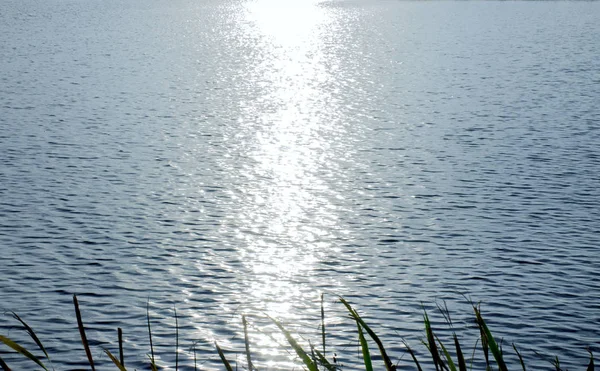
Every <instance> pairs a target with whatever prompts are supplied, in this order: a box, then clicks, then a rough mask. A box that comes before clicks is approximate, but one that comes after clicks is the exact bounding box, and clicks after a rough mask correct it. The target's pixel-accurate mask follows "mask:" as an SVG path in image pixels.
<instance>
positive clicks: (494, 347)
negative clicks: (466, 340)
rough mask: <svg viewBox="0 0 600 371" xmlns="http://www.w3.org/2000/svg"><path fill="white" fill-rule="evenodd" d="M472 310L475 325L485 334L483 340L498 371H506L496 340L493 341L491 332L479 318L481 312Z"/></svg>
mask: <svg viewBox="0 0 600 371" xmlns="http://www.w3.org/2000/svg"><path fill="white" fill-rule="evenodd" d="M473 309H475V315H476V317H477V324H478V325H479V328H480V329H481V331H482V332H483V333H484V334H485V340H486V341H487V344H488V346H489V348H490V350H491V351H492V354H493V355H494V358H495V359H496V363H497V364H498V367H499V369H500V371H508V368H507V367H506V363H504V359H503V357H502V351H501V350H500V347H499V346H498V343H496V340H494V337H493V336H492V332H491V331H490V329H489V328H488V327H487V325H486V324H485V321H484V320H483V317H482V316H481V312H480V311H479V309H478V308H477V307H473Z"/></svg>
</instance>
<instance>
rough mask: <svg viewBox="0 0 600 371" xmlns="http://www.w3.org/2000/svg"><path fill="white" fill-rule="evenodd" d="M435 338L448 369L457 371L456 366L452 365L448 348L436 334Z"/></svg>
mask: <svg viewBox="0 0 600 371" xmlns="http://www.w3.org/2000/svg"><path fill="white" fill-rule="evenodd" d="M435 338H436V340H437V342H438V344H440V348H442V353H443V354H444V356H445V357H446V361H447V362H448V367H449V368H450V371H457V370H456V366H455V365H454V361H452V357H451V356H450V352H448V350H447V349H446V347H445V346H444V344H443V343H442V341H441V340H440V338H439V337H438V336H437V335H435Z"/></svg>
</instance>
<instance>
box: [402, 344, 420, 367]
mask: <svg viewBox="0 0 600 371" xmlns="http://www.w3.org/2000/svg"><path fill="white" fill-rule="evenodd" d="M402 343H404V346H405V347H406V350H407V351H408V354H410V356H411V358H412V360H413V362H415V365H416V366H417V370H419V371H423V369H422V368H421V364H420V363H419V360H418V359H417V356H416V355H415V352H413V350H412V348H411V347H409V346H408V343H407V342H406V341H404V340H402Z"/></svg>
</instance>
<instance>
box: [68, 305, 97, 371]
mask: <svg viewBox="0 0 600 371" xmlns="http://www.w3.org/2000/svg"><path fill="white" fill-rule="evenodd" d="M73 305H74V306H75V316H76V317H77V327H79V335H81V343H82V344H83V348H84V349H85V354H86V356H87V359H88V361H89V362H90V367H91V368H92V371H95V370H96V368H95V367H94V359H93V358H92V351H91V350H90V345H89V343H88V340H87V336H85V328H84V327H83V321H82V320H81V312H80V310H79V302H78V301H77V295H75V294H73Z"/></svg>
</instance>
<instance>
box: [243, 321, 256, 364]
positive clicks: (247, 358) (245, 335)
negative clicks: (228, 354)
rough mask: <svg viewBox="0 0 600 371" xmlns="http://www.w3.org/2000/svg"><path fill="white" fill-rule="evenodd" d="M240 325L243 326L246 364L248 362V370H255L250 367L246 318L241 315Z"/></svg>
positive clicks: (250, 358)
mask: <svg viewBox="0 0 600 371" xmlns="http://www.w3.org/2000/svg"><path fill="white" fill-rule="evenodd" d="M242 325H243V326H244V345H245V346H246V362H248V370H249V371H253V370H255V368H254V366H253V365H252V357H251V356H250V340H249V339H248V322H247V321H246V316H245V315H243V314H242Z"/></svg>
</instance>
